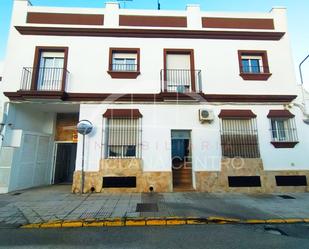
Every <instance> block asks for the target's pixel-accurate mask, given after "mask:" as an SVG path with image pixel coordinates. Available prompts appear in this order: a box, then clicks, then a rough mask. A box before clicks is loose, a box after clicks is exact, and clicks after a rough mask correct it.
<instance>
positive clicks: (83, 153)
mask: <svg viewBox="0 0 309 249" xmlns="http://www.w3.org/2000/svg"><path fill="white" fill-rule="evenodd" d="M84 157H85V135H83V151H82V184H81V194H83V193H84V182H85V175H84V161H85V160H84Z"/></svg>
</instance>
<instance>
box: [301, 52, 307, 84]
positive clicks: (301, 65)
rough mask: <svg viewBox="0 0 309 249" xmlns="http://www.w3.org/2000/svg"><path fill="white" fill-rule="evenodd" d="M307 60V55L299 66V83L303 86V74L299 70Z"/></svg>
mask: <svg viewBox="0 0 309 249" xmlns="http://www.w3.org/2000/svg"><path fill="white" fill-rule="evenodd" d="M308 58H309V54H308V55H307V56H306V58H305V59H303V60H302V62H301V63H300V64H299V74H300V82H301V84H302V85H303V84H304V81H303V72H302V70H301V66H302V65H303V63H304V62H305V61H306V60H307V59H308Z"/></svg>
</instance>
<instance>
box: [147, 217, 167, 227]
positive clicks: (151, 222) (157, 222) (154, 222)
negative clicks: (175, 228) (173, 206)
mask: <svg viewBox="0 0 309 249" xmlns="http://www.w3.org/2000/svg"><path fill="white" fill-rule="evenodd" d="M165 225H166V219H162V218H161V219H160V218H146V226H165Z"/></svg>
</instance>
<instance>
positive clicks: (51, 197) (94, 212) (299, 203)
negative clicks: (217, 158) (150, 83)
mask: <svg viewBox="0 0 309 249" xmlns="http://www.w3.org/2000/svg"><path fill="white" fill-rule="evenodd" d="M281 195H285V196H283V197H282V196H281ZM308 207H309V194H308V193H291V194H286V193H285V194H267V195H265V194H263V195H261V194H259V195H252V194H250V195H249V194H236V193H199V192H188V193H153V194H151V193H130V194H127V193H126V194H106V193H99V194H85V195H82V196H81V195H75V194H72V193H70V186H67V185H57V186H49V187H43V188H37V189H30V190H25V191H19V192H15V193H10V194H4V195H0V225H2V226H13V227H19V226H21V225H25V224H32V223H46V222H50V221H55V220H57V221H72V220H74V221H79V220H89V219H95V220H102V219H107V218H139V217H144V218H147V217H158V218H162V217H203V218H206V217H226V218H233V219H240V220H248V219H259V220H261V219H262V220H269V219H291V218H293V219H304V218H306V219H307V218H309V208H308ZM308 222H309V220H308Z"/></svg>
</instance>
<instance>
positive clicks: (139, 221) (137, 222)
mask: <svg viewBox="0 0 309 249" xmlns="http://www.w3.org/2000/svg"><path fill="white" fill-rule="evenodd" d="M125 225H126V226H146V220H145V219H144V218H127V219H126V221H125Z"/></svg>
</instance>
